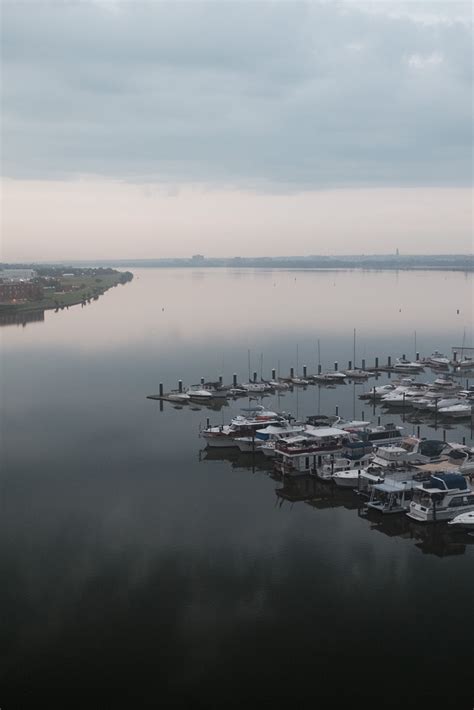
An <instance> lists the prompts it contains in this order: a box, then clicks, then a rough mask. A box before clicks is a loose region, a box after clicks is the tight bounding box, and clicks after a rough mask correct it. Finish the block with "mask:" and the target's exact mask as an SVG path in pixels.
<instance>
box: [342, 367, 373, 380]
mask: <svg viewBox="0 0 474 710" xmlns="http://www.w3.org/2000/svg"><path fill="white" fill-rule="evenodd" d="M344 374H345V375H346V377H348V378H349V379H350V380H367V379H368V378H369V377H370V376H371V375H372V374H373V373H372V372H368V370H362V369H361V368H359V367H355V368H353V369H351V370H344Z"/></svg>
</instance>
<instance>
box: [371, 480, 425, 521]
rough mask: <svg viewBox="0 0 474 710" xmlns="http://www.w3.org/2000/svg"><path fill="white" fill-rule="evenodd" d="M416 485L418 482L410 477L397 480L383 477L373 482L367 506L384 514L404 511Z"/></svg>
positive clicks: (407, 507)
mask: <svg viewBox="0 0 474 710" xmlns="http://www.w3.org/2000/svg"><path fill="white" fill-rule="evenodd" d="M417 485H418V482H417V481H413V480H412V479H407V480H405V481H397V480H392V479H390V478H385V480H384V481H382V482H380V483H375V484H374V485H373V486H372V487H371V491H370V499H369V501H368V503H367V508H369V509H370V510H376V511H378V512H379V513H383V514H384V515H386V514H394V513H404V512H406V511H407V510H408V509H409V507H410V502H411V497H412V495H413V489H414V488H415V487H416V486H417Z"/></svg>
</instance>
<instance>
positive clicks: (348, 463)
mask: <svg viewBox="0 0 474 710" xmlns="http://www.w3.org/2000/svg"><path fill="white" fill-rule="evenodd" d="M369 461H370V456H363V457H362V458H360V459H358V460H357V461H356V460H353V459H349V458H345V457H343V456H324V457H323V461H322V463H321V464H320V465H319V466H316V469H315V470H314V471H313V473H314V472H315V473H316V476H317V477H318V478H319V479H320V480H321V481H332V480H333V476H334V474H336V473H341V472H346V471H350V470H354V469H355V470H359V469H362V468H363V467H364V466H365V465H366V464H367V463H369Z"/></svg>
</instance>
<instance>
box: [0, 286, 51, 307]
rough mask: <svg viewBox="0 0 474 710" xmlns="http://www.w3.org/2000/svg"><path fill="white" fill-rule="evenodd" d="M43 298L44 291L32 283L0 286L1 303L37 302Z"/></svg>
mask: <svg viewBox="0 0 474 710" xmlns="http://www.w3.org/2000/svg"><path fill="white" fill-rule="evenodd" d="M42 296H43V289H42V288H41V286H38V284H34V283H31V281H11V282H10V283H3V284H0V301H1V302H2V303H15V302H16V301H37V300H39V299H41V298H42Z"/></svg>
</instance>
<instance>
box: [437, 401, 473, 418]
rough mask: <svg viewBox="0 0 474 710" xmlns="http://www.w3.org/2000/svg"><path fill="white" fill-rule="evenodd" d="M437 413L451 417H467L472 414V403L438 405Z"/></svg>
mask: <svg viewBox="0 0 474 710" xmlns="http://www.w3.org/2000/svg"><path fill="white" fill-rule="evenodd" d="M438 414H440V415H441V416H444V417H452V418H453V419H467V418H469V417H470V416H471V415H472V405H470V404H454V405H451V406H450V407H439V408H438Z"/></svg>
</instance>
